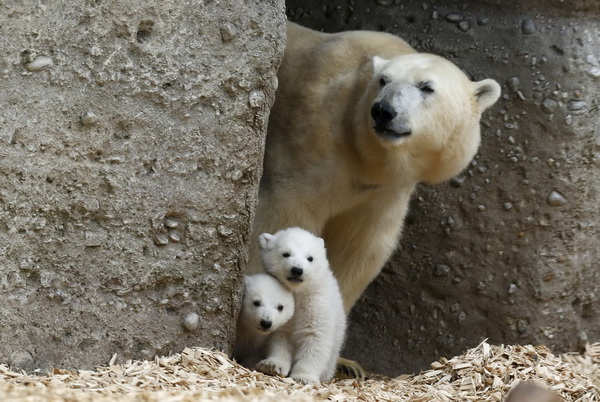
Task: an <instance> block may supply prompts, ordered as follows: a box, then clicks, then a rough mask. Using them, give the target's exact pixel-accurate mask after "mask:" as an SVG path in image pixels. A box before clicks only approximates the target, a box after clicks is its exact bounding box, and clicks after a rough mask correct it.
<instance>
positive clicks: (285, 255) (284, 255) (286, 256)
mask: <svg viewBox="0 0 600 402" xmlns="http://www.w3.org/2000/svg"><path fill="white" fill-rule="evenodd" d="M281 255H282V256H283V257H284V258H288V257H289V256H290V253H283V254H281Z"/></svg>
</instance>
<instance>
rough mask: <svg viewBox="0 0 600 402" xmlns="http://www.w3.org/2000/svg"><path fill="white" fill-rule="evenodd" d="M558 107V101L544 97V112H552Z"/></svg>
mask: <svg viewBox="0 0 600 402" xmlns="http://www.w3.org/2000/svg"><path fill="white" fill-rule="evenodd" d="M556 109H558V102H557V101H555V100H554V99H550V98H546V99H544V100H543V101H542V111H543V112H544V113H546V114H552V113H554V112H555V111H556Z"/></svg>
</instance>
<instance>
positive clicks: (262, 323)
mask: <svg viewBox="0 0 600 402" xmlns="http://www.w3.org/2000/svg"><path fill="white" fill-rule="evenodd" d="M271 325H273V323H272V322H271V321H267V320H261V321H260V326H261V327H263V328H264V329H269V328H271Z"/></svg>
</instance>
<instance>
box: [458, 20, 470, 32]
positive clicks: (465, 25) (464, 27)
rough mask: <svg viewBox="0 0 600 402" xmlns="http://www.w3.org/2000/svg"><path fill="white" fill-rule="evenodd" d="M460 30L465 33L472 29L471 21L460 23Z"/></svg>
mask: <svg viewBox="0 0 600 402" xmlns="http://www.w3.org/2000/svg"><path fill="white" fill-rule="evenodd" d="M458 29H460V30H461V31H463V32H467V31H468V30H469V29H471V23H470V22H469V21H461V22H459V23H458Z"/></svg>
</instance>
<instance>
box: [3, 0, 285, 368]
mask: <svg viewBox="0 0 600 402" xmlns="http://www.w3.org/2000/svg"><path fill="white" fill-rule="evenodd" d="M284 20H285V13H284V5H283V2H280V1H277V0H271V1H258V0H255V1H249V2H248V1H246V2H242V1H239V0H222V1H211V0H205V1H202V0H197V1H190V0H187V1H186V0H183V1H173V0H166V1H142V0H133V1H100V0H86V1H80V2H70V1H66V0H61V1H52V2H39V1H33V0H19V1H4V2H0V37H2V40H1V41H0V86H1V88H2V89H1V91H0V104H1V105H2V107H1V108H0V238H2V242H1V243H0V260H1V263H0V306H2V307H1V308H0V323H1V324H0V362H4V363H9V364H12V365H15V366H17V367H21V368H25V369H33V368H37V367H43V368H47V367H55V366H58V367H77V368H86V367H92V366H94V365H96V364H100V363H106V362H107V361H108V360H109V359H110V357H111V356H112V354H113V353H115V352H117V353H118V356H119V360H122V359H128V358H152V357H153V356H154V354H156V353H160V354H168V353H169V352H170V351H173V352H175V351H179V350H181V349H182V348H183V347H184V346H194V345H205V346H212V347H216V348H219V349H226V350H227V349H228V348H229V347H230V342H232V340H233V334H234V328H233V326H234V323H235V319H236V315H237V307H238V306H239V299H240V290H241V289H240V283H241V282H240V281H239V280H240V277H241V273H242V272H243V268H244V265H245V263H246V258H247V255H246V251H245V250H246V246H247V244H246V242H247V240H248V237H249V233H250V223H251V221H252V218H253V216H252V215H253V210H254V205H255V203H256V194H257V185H258V179H259V177H260V174H261V166H262V154H263V144H264V136H265V128H266V121H267V113H268V110H269V107H270V105H271V103H272V100H273V95H274V90H275V86H276V81H275V71H276V68H277V67H278V65H279V62H280V59H281V57H282V52H283V46H284V40H285V38H284V31H285V26H284Z"/></svg>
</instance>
